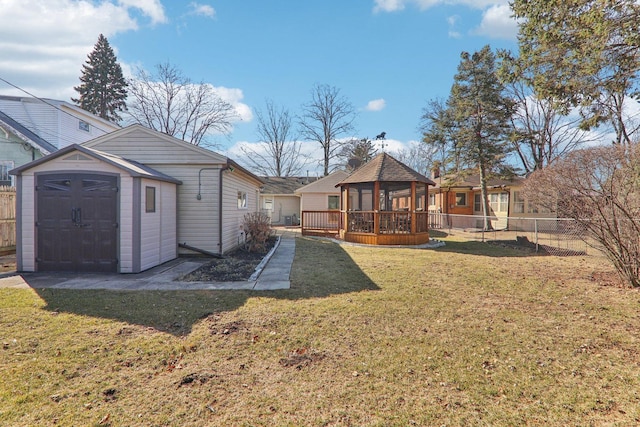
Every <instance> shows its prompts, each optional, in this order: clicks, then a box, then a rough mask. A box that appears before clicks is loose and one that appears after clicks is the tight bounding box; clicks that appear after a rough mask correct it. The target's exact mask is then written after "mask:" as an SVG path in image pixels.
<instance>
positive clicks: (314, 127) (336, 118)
mask: <svg viewBox="0 0 640 427" xmlns="http://www.w3.org/2000/svg"><path fill="white" fill-rule="evenodd" d="M354 120H355V109H354V107H353V105H352V104H351V102H349V101H348V100H347V99H346V98H345V97H343V96H341V95H340V90H339V89H337V88H335V87H333V86H329V85H315V86H314V87H313V89H312V90H311V101H310V102H309V103H307V104H304V105H303V106H302V116H301V117H300V128H301V133H302V136H303V137H304V138H306V139H308V140H310V141H315V142H318V143H319V144H320V145H321V146H322V150H323V154H324V159H323V168H324V175H325V176H326V175H329V166H330V162H331V160H333V159H334V158H335V157H336V156H337V155H338V153H339V152H340V148H341V146H342V142H341V141H339V140H338V138H339V137H340V136H342V135H346V134H348V133H349V132H352V131H353V122H354Z"/></svg>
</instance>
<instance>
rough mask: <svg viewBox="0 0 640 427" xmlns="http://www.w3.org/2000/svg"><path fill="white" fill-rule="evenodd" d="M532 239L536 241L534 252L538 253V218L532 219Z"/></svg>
mask: <svg viewBox="0 0 640 427" xmlns="http://www.w3.org/2000/svg"><path fill="white" fill-rule="evenodd" d="M533 231H534V240H535V241H536V253H538V219H537V218H535V219H534V220H533Z"/></svg>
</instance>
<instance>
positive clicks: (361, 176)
mask: <svg viewBox="0 0 640 427" xmlns="http://www.w3.org/2000/svg"><path fill="white" fill-rule="evenodd" d="M376 181H387V182H414V181H415V182H423V183H425V184H429V185H436V183H435V182H433V181H432V180H430V179H429V178H427V177H426V176H424V175H422V174H420V173H418V172H416V171H414V170H413V169H411V168H410V167H409V166H407V165H405V164H404V163H402V162H400V161H399V160H396V159H394V158H393V157H391V156H390V155H389V154H387V153H380V154H378V155H377V156H376V157H374V158H373V159H372V160H371V161H369V162H368V163H365V164H364V165H362V166H360V167H359V168H358V169H356V170H355V171H354V172H353V173H352V174H351V175H349V176H348V177H347V178H345V179H344V180H343V181H341V182H339V183H338V184H337V185H336V187H337V186H338V185H342V184H356V183H363V182H376Z"/></svg>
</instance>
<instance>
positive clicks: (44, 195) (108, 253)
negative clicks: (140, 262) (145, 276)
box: [36, 173, 118, 272]
mask: <svg viewBox="0 0 640 427" xmlns="http://www.w3.org/2000/svg"><path fill="white" fill-rule="evenodd" d="M117 183H118V181H117V177H115V176H111V175H100V174H84V173H60V174H47V175H39V176H38V178H37V184H36V194H37V198H36V230H37V232H36V239H37V242H36V246H37V253H36V262H37V269H38V271H96V272H115V271H117V268H118V260H117V253H118V250H117V230H118V224H117V218H118V215H117V208H118V197H117V195H118V187H117Z"/></svg>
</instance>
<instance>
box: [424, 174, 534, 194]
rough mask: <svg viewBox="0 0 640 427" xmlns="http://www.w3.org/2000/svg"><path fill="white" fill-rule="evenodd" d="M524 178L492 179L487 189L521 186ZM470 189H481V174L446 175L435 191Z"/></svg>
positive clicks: (437, 184) (488, 182) (439, 180)
mask: <svg viewBox="0 0 640 427" xmlns="http://www.w3.org/2000/svg"><path fill="white" fill-rule="evenodd" d="M522 181H523V178H522V177H519V176H514V177H512V178H490V179H488V180H487V188H489V189H491V188H502V187H511V186H514V185H521V184H522ZM440 188H444V189H451V188H454V189H455V188H458V189H469V190H478V189H479V188H480V174H478V173H474V174H470V175H464V176H456V175H446V176H444V177H442V178H440V179H438V182H437V183H436V185H435V187H434V189H440Z"/></svg>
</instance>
